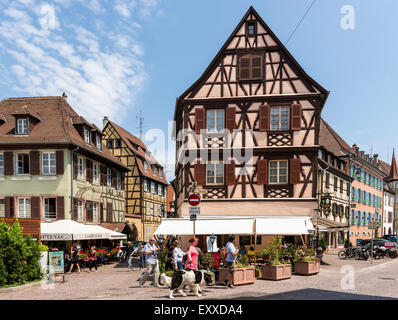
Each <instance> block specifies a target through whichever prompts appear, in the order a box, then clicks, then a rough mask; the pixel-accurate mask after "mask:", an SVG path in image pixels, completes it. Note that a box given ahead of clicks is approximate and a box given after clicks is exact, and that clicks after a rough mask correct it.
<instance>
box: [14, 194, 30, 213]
mask: <svg viewBox="0 0 398 320" xmlns="http://www.w3.org/2000/svg"><path fill="white" fill-rule="evenodd" d="M17 213H18V216H17V217H18V218H30V216H31V211H30V198H18V201H17Z"/></svg>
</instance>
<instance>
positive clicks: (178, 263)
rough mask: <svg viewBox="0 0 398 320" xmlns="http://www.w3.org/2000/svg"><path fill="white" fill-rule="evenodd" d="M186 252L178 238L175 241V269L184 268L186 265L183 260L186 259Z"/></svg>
mask: <svg viewBox="0 0 398 320" xmlns="http://www.w3.org/2000/svg"><path fill="white" fill-rule="evenodd" d="M184 256H185V252H184V251H182V249H181V242H180V241H178V240H175V241H174V250H173V260H174V270H182V269H183V267H184V265H183V263H182V260H183V259H184Z"/></svg>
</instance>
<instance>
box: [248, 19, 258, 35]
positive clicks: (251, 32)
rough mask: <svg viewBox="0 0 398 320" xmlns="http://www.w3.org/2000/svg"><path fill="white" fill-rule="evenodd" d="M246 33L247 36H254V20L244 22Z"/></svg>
mask: <svg viewBox="0 0 398 320" xmlns="http://www.w3.org/2000/svg"><path fill="white" fill-rule="evenodd" d="M246 33H247V35H248V36H255V35H256V34H257V25H256V22H255V21H251V22H248V23H247V24H246Z"/></svg>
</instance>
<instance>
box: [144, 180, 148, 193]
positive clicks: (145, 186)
mask: <svg viewBox="0 0 398 320" xmlns="http://www.w3.org/2000/svg"><path fill="white" fill-rule="evenodd" d="M143 184H144V185H143V188H144V192H148V180H147V179H144V181H143Z"/></svg>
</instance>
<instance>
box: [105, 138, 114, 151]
mask: <svg viewBox="0 0 398 320" xmlns="http://www.w3.org/2000/svg"><path fill="white" fill-rule="evenodd" d="M106 147H107V148H108V149H112V148H113V141H112V140H111V139H108V140H106Z"/></svg>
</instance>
